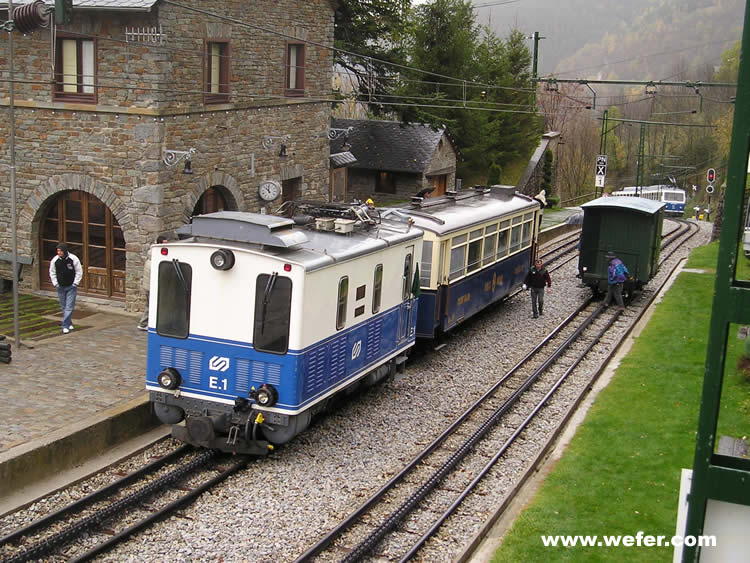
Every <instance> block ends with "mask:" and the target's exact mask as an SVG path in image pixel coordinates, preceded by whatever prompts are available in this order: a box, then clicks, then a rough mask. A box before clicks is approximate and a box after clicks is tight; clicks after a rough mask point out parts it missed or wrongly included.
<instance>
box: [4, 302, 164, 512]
mask: <svg viewBox="0 0 750 563" xmlns="http://www.w3.org/2000/svg"><path fill="white" fill-rule="evenodd" d="M37 298H43V297H40V296H37ZM48 299H50V300H51V301H54V302H55V303H56V301H57V300H56V299H54V298H53V297H51V296H50V297H49V298H48ZM93 301H96V300H93ZM58 311H59V310H58ZM19 313H20V314H21V315H23V310H21V308H20V307H19ZM56 317H57V322H58V323H59V319H60V314H59V312H58V313H57V315H56ZM139 317H140V315H138V314H129V313H126V312H125V311H124V310H120V309H118V308H116V307H112V306H106V305H99V304H96V303H95V302H91V301H89V302H87V300H86V298H85V297H79V299H78V302H77V304H76V310H75V312H74V314H73V326H74V327H75V328H74V330H72V331H71V332H70V333H69V334H63V333H62V330H61V329H58V330H59V332H54V333H52V334H51V335H48V336H45V337H43V338H40V339H28V340H26V339H25V337H24V332H23V331H22V332H21V345H20V346H17V345H16V344H15V343H14V342H12V336H13V335H12V334H7V335H6V336H7V337H8V340H7V341H10V342H11V345H12V360H11V362H10V363H9V364H0V376H2V379H3V383H4V384H3V386H2V388H1V389H0V397H1V398H2V401H1V402H0V404H1V405H2V410H3V416H2V417H0V499H3V502H2V503H0V504H3V505H4V504H5V503H6V502H7V501H8V500H9V498H10V497H11V496H13V495H18V494H19V492H20V491H21V489H24V488H25V487H28V486H31V485H33V484H34V483H36V482H38V481H40V480H43V479H47V478H49V477H50V476H51V475H55V474H59V473H60V472H62V471H66V470H69V469H72V468H74V467H76V466H79V465H81V464H82V463H84V462H86V461H87V460H88V459H90V458H92V457H93V456H98V455H101V454H103V453H105V452H106V451H107V450H109V449H110V448H112V447H114V446H117V445H120V444H122V443H123V442H125V441H127V440H129V439H131V438H134V437H136V436H142V435H143V434H144V433H146V432H148V431H149V430H151V429H153V428H155V427H157V426H158V421H157V420H156V419H155V418H154V417H153V416H152V415H151V412H150V406H149V404H148V399H147V397H148V395H147V393H146V391H145V366H146V347H147V338H146V335H147V333H146V332H144V331H141V330H138V329H137V328H136V324H137V323H138V319H139ZM2 508H3V507H2V506H0V513H2V512H3V510H2Z"/></svg>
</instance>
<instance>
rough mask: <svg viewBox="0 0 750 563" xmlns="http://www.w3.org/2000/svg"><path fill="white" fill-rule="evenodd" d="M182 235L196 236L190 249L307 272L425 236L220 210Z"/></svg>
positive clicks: (401, 227) (386, 224)
mask: <svg viewBox="0 0 750 563" xmlns="http://www.w3.org/2000/svg"><path fill="white" fill-rule="evenodd" d="M178 232H179V233H180V234H182V235H184V236H192V237H194V238H192V239H190V240H187V241H182V242H185V243H188V244H195V243H205V244H211V245H214V246H217V245H221V246H226V247H229V248H234V249H244V250H247V251H251V252H257V253H260V254H263V255H265V256H269V257H274V258H278V259H280V260H283V261H285V262H293V263H295V264H299V265H300V266H303V267H304V268H305V270H306V271H313V270H317V269H320V268H324V267H326V266H329V265H331V264H334V263H336V262H342V261H345V260H350V259H352V258H356V257H359V256H364V255H367V254H371V253H373V252H376V251H378V250H382V249H385V248H387V247H389V246H393V245H396V244H400V243H402V242H405V241H409V240H416V239H419V238H421V237H422V234H423V233H422V231H421V230H420V229H417V228H414V227H412V228H410V229H408V230H407V226H406V225H405V224H398V223H394V222H391V221H383V222H382V223H381V224H380V225H378V226H375V227H371V228H369V229H366V230H362V229H355V230H354V232H352V233H349V234H340V233H335V232H332V231H318V230H315V229H313V228H309V227H302V226H298V225H296V224H295V223H294V221H292V220H291V219H286V218H283V217H276V216H273V215H261V214H259V213H247V212H237V211H218V212H216V213H209V214H206V215H199V216H196V217H193V222H192V223H191V224H189V225H185V226H184V227H181V228H180V229H179V230H178ZM176 244H179V243H176Z"/></svg>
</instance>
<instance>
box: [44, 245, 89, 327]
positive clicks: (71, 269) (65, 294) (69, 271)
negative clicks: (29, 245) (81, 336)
mask: <svg viewBox="0 0 750 563" xmlns="http://www.w3.org/2000/svg"><path fill="white" fill-rule="evenodd" d="M82 277H83V268H82V267H81V261H80V260H79V259H78V256H76V255H75V254H72V253H71V252H70V251H68V245H67V244H65V243H64V242H61V243H60V244H58V245H57V256H55V257H54V258H52V260H51V261H50V263H49V278H50V280H52V285H54V286H55V287H56V288H57V299H58V301H59V302H60V309H61V310H62V331H63V334H68V333H69V332H70V331H71V330H73V309H75V307H76V295H78V284H79V283H81V278H82Z"/></svg>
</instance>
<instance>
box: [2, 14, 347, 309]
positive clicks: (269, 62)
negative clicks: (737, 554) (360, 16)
mask: <svg viewBox="0 0 750 563" xmlns="http://www.w3.org/2000/svg"><path fill="white" fill-rule="evenodd" d="M48 3H49V4H51V3H52V0H48ZM22 4H24V1H23V0H18V1H16V2H14V7H18V6H20V5H22ZM334 6H335V2H334V1H333V0H275V1H273V2H270V1H268V0H250V1H244V0H216V1H214V2H210V3H208V2H200V1H199V0H180V1H179V2H172V1H170V0H73V10H72V14H71V16H70V18H69V20H68V21H66V22H65V23H63V24H60V25H57V26H54V25H50V26H48V27H47V28H42V29H37V30H34V31H31V32H29V33H27V34H21V33H19V32H18V31H15V32H13V33H12V35H13V46H14V51H15V56H14V57H13V67H14V68H13V70H14V76H15V79H16V82H15V85H14V87H13V88H14V89H13V94H14V96H13V99H14V103H13V108H12V113H13V115H14V121H15V127H14V132H13V133H14V134H13V139H12V140H13V141H14V143H15V151H14V153H15V159H16V182H15V191H16V205H17V210H18V212H17V221H16V232H17V239H18V255H19V257H22V258H23V259H24V262H32V263H31V264H26V265H24V266H23V268H24V270H23V282H22V283H21V287H22V289H23V290H40V289H41V290H45V289H52V286H51V284H50V282H49V279H48V275H47V268H48V265H49V260H50V259H51V258H52V257H53V256H54V253H55V250H54V249H55V245H56V244H57V243H58V242H59V241H65V242H67V243H68V246H69V247H70V248H71V251H72V252H74V253H75V254H76V255H78V256H79V258H81V261H82V263H83V266H84V279H83V282H82V284H81V287H80V288H79V292H80V294H82V295H88V296H95V297H101V298H104V299H106V300H108V301H112V302H120V303H123V304H124V306H125V307H126V309H128V310H136V309H139V308H141V306H142V303H143V298H144V296H143V294H142V291H141V288H140V279H141V275H142V267H143V263H144V259H145V253H146V251H147V250H148V247H149V244H150V243H151V242H153V241H154V239H155V237H156V236H157V235H158V234H160V233H164V232H171V231H174V230H175V229H176V228H177V227H179V226H181V225H183V224H185V223H186V222H187V221H188V220H189V217H190V216H192V215H194V214H199V213H206V212H211V211H215V210H218V209H230V210H240V211H259V210H261V209H263V208H269V209H270V208H271V207H274V208H275V207H277V206H278V205H279V204H280V203H281V202H282V200H286V199H294V198H297V197H304V198H308V199H313V198H315V199H325V198H327V196H328V191H329V187H328V181H329V165H328V156H329V146H328V127H329V119H330V111H331V108H330V102H329V101H326V100H328V99H329V97H330V88H331V84H330V69H331V68H332V65H333V54H332V51H331V49H329V48H328V46H332V45H333V25H334ZM2 10H3V6H2V5H0V17H3V20H4V21H5V20H7V19H8V12H7V4H6V5H5V10H4V12H3V11H2ZM9 35H10V34H9ZM9 43H10V41H9V40H6V41H3V42H2V45H0V60H1V61H2V63H1V64H2V65H3V66H4V68H3V72H4V74H5V75H6V76H7V73H8V71H9ZM0 89H2V90H3V92H2V93H0V104H2V105H3V106H5V107H4V108H3V111H1V112H0V143H1V144H0V173H4V174H5V180H4V181H3V182H2V186H1V187H0V255H2V256H4V257H7V255H9V254H10V253H11V252H12V249H11V240H12V221H11V215H10V208H11V205H10V203H11V201H10V192H11V190H10V188H9V186H10V179H9V178H10V176H9V174H8V172H7V170H8V168H9V166H10V162H11V155H10V148H9V147H10V143H9V140H10V139H11V128H10V123H11V120H10V114H11V111H10V109H11V108H10V107H9V106H10V95H9V94H10V93H9V89H10V85H9V82H8V81H3V82H2V83H0ZM264 183H265V185H266V186H268V185H269V183H270V185H272V186H275V187H278V186H280V187H281V193H282V195H281V196H280V197H279V198H278V199H277V200H276V201H270V202H268V201H264V200H262V199H261V198H260V196H259V188H260V186H261V184H264ZM263 193H268V192H267V191H264V192H263ZM10 270H11V268H10V264H9V263H8V261H7V260H0V278H6V279H10V277H11V276H12V273H11V272H10Z"/></svg>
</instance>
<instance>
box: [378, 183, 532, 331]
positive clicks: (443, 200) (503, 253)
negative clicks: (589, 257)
mask: <svg viewBox="0 0 750 563" xmlns="http://www.w3.org/2000/svg"><path fill="white" fill-rule="evenodd" d="M389 213H398V214H401V215H406V216H409V217H411V219H412V220H413V222H414V225H415V226H417V227H418V228H419V229H421V230H423V231H424V240H423V246H422V261H421V262H420V264H419V276H420V297H419V314H418V320H417V337H419V338H434V337H435V336H436V335H438V334H439V333H441V332H446V331H449V330H451V329H453V328H455V327H456V326H457V325H459V324H460V323H462V322H464V321H465V320H467V319H468V318H470V317H471V316H473V315H475V314H476V313H478V312H480V311H482V310H483V309H485V308H487V307H488V306H489V305H491V304H493V303H496V302H497V301H499V300H501V299H503V298H505V297H507V296H508V295H509V294H510V293H511V292H512V291H514V290H515V289H517V288H518V287H520V286H521V285H522V284H523V279H524V277H525V276H526V273H527V272H528V269H529V266H530V265H531V261H532V260H533V258H534V256H535V253H536V244H537V235H538V232H539V225H540V222H541V204H540V202H539V201H538V200H536V199H532V198H530V197H528V196H526V195H523V194H520V193H517V192H516V191H515V188H513V187H512V186H492V187H491V188H484V187H475V188H470V189H467V190H463V191H461V192H456V193H449V194H447V195H446V196H444V197H439V198H428V199H425V200H421V198H419V199H417V198H415V202H414V203H412V204H411V205H410V206H407V207H402V208H399V209H398V210H395V211H394V210H389V211H385V212H384V216H388V215H389Z"/></svg>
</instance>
